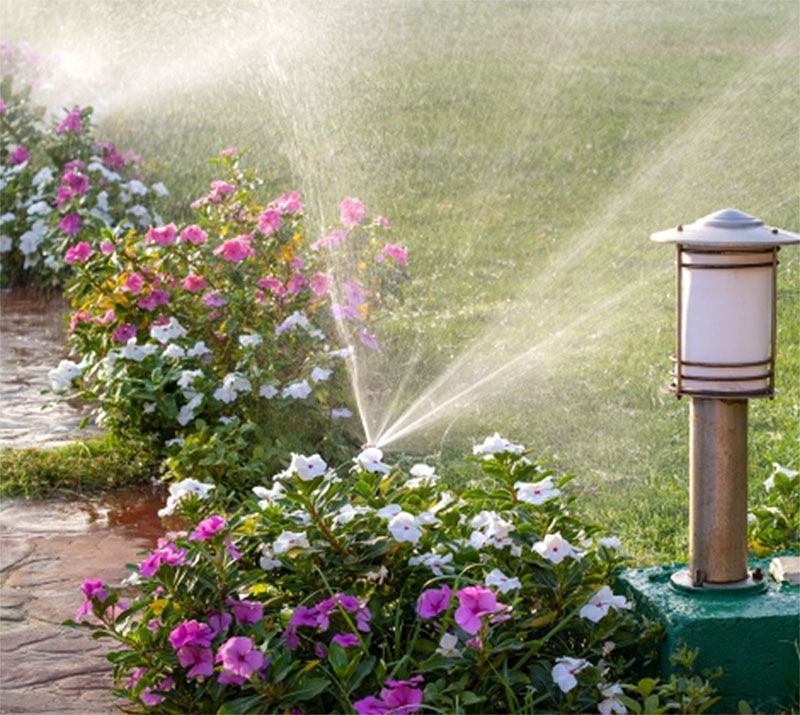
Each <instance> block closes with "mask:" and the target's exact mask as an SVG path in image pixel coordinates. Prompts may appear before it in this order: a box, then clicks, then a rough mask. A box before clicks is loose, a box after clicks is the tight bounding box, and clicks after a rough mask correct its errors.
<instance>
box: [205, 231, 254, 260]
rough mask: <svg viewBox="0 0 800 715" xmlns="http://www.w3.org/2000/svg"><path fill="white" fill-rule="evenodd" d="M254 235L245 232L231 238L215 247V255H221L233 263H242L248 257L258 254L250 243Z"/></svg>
mask: <svg viewBox="0 0 800 715" xmlns="http://www.w3.org/2000/svg"><path fill="white" fill-rule="evenodd" d="M251 240H252V236H251V235H250V234H243V235H241V236H237V237H236V238H231V239H230V240H228V241H225V243H223V244H222V245H220V246H217V248H215V249H214V255H215V256H219V255H221V256H222V257H223V258H224V259H225V260H226V261H230V262H231V263H241V262H242V261H243V260H245V259H246V258H250V257H251V256H255V255H256V251H255V249H254V248H253V247H252V246H251V245H250V241H251Z"/></svg>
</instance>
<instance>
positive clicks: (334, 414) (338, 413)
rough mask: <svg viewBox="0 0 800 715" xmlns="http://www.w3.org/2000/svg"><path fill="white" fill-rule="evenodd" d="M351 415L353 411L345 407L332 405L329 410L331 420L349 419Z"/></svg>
mask: <svg viewBox="0 0 800 715" xmlns="http://www.w3.org/2000/svg"><path fill="white" fill-rule="evenodd" d="M352 416H353V413H352V412H351V411H350V410H348V409H347V408H346V407H334V408H333V409H332V410H331V419H332V420H349V419H350V418H351V417H352Z"/></svg>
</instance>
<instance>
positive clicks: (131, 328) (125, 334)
mask: <svg viewBox="0 0 800 715" xmlns="http://www.w3.org/2000/svg"><path fill="white" fill-rule="evenodd" d="M135 337H136V326H135V325H133V324H131V323H123V324H122V325H120V326H119V327H118V328H117V329H116V330H115V331H114V332H113V333H111V339H112V340H113V341H114V342H115V343H120V344H122V345H125V344H126V343H127V342H128V341H129V340H130V339H131V338H135Z"/></svg>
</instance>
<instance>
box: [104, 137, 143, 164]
mask: <svg viewBox="0 0 800 715" xmlns="http://www.w3.org/2000/svg"><path fill="white" fill-rule="evenodd" d="M95 146H96V147H97V150H98V151H99V152H100V158H101V160H102V162H103V165H104V166H106V167H107V168H108V169H111V170H112V171H122V170H123V169H124V168H125V166H126V164H128V163H131V164H138V163H139V162H140V161H141V160H142V157H141V156H139V154H137V153H135V152H133V151H131V150H130V149H128V150H127V151H126V152H125V153H124V154H120V153H119V151H118V150H117V148H116V147H115V146H114V144H113V143H112V142H98V143H97V144H95Z"/></svg>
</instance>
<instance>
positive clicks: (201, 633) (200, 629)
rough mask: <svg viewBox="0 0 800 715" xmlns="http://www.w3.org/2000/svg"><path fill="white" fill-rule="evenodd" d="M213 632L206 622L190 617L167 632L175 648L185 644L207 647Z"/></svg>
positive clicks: (212, 638) (209, 644) (212, 637)
mask: <svg viewBox="0 0 800 715" xmlns="http://www.w3.org/2000/svg"><path fill="white" fill-rule="evenodd" d="M214 635H215V633H214V632H213V631H212V629H211V626H209V625H208V624H207V623H201V622H200V621H197V620H194V619H192V620H191V621H184V622H183V623H181V624H180V625H179V626H178V627H177V628H173V630H172V632H171V633H170V634H169V642H170V644H171V645H172V647H173V648H174V649H175V650H178V649H179V648H183V647H184V646H187V645H195V646H200V647H201V648H209V647H210V646H211V641H212V640H214Z"/></svg>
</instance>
